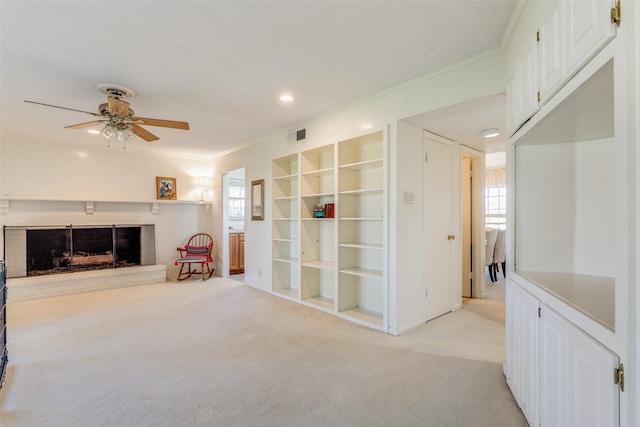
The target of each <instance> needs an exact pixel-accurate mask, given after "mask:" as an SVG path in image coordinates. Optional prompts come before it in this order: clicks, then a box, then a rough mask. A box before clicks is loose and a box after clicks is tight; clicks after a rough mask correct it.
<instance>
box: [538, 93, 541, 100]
mask: <svg viewBox="0 0 640 427" xmlns="http://www.w3.org/2000/svg"><path fill="white" fill-rule="evenodd" d="M540 99H541V96H540V91H538V102H540Z"/></svg>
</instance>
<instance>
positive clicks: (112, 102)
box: [107, 96, 129, 117]
mask: <svg viewBox="0 0 640 427" xmlns="http://www.w3.org/2000/svg"><path fill="white" fill-rule="evenodd" d="M107 104H108V105H109V112H110V113H116V114H119V115H121V116H122V117H126V116H127V114H129V103H128V102H126V101H122V100H120V99H116V98H113V97H111V96H108V97H107Z"/></svg>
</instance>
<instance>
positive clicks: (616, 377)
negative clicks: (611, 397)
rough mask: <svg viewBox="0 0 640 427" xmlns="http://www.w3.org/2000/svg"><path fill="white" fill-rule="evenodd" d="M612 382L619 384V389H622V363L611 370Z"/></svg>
mask: <svg viewBox="0 0 640 427" xmlns="http://www.w3.org/2000/svg"><path fill="white" fill-rule="evenodd" d="M613 383H614V384H620V391H624V365H623V364H622V363H621V364H620V366H619V367H618V368H614V370H613Z"/></svg>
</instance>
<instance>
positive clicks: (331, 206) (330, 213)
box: [324, 203, 336, 218]
mask: <svg viewBox="0 0 640 427" xmlns="http://www.w3.org/2000/svg"><path fill="white" fill-rule="evenodd" d="M335 205H336V204H335V203H327V204H325V205H324V212H325V218H334V210H335Z"/></svg>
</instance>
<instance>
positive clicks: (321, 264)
mask: <svg viewBox="0 0 640 427" xmlns="http://www.w3.org/2000/svg"><path fill="white" fill-rule="evenodd" d="M335 265H336V264H335V262H333V261H321V260H315V261H303V262H302V266H303V267H311V268H318V269H321V270H333V269H334V268H335Z"/></svg>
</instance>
